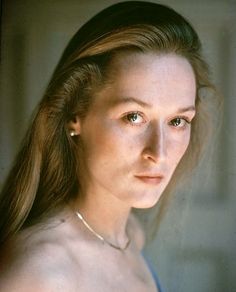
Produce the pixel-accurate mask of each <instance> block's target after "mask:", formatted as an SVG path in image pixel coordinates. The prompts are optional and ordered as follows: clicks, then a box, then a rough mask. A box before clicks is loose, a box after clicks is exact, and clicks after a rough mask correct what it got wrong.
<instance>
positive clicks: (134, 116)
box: [127, 113, 139, 123]
mask: <svg viewBox="0 0 236 292" xmlns="http://www.w3.org/2000/svg"><path fill="white" fill-rule="evenodd" d="M138 118H139V114H138V113H131V114H128V115H127V120H128V121H129V122H132V123H135V122H137V121H138Z"/></svg>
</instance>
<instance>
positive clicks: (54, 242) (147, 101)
mask: <svg viewBox="0 0 236 292" xmlns="http://www.w3.org/2000/svg"><path fill="white" fill-rule="evenodd" d="M110 76H111V79H110V80H109V82H108V84H107V85H106V86H104V87H103V88H102V89H101V90H100V91H98V92H97V93H96V94H95V96H94V102H93V103H92V106H91V108H90V110H89V113H88V115H87V116H86V118H85V119H84V120H83V121H81V120H80V118H79V117H77V118H76V119H75V120H73V121H71V122H70V123H69V124H68V130H69V131H74V132H75V133H76V135H79V138H80V140H81V141H82V145H83V147H82V151H83V158H82V159H81V163H82V165H83V173H82V174H81V177H80V180H81V181H82V191H81V192H82V193H83V198H84V199H83V200H77V201H75V202H73V203H71V204H70V205H69V206H67V207H66V208H65V210H64V211H63V212H60V213H58V214H57V215H56V216H55V217H54V218H51V219H50V220H48V221H47V222H45V224H44V227H43V228H39V227H32V228H31V229H30V230H25V231H24V232H22V233H21V234H20V235H19V236H18V237H17V245H16V244H15V243H14V242H13V244H12V247H8V254H7V257H6V259H5V263H4V265H2V267H1V268H2V269H3V270H4V271H1V273H0V283H1V284H0V291H22V292H23V291H24V292H28V291H36V292H37V291H46V292H47V291H69V292H70V291H71V292H72V291H73V292H74V291H84V292H87V291H89V292H93V291H103V292H104V291H114V292H115V291H117V292H118V291H119V292H124V291H135V292H146V291H150V292H152V291H153V292H154V291H157V288H156V287H155V283H154V280H153V278H152V276H151V274H150V271H149V269H148V268H147V265H146V263H145V260H144V259H143V256H142V255H141V250H142V248H143V245H144V241H145V240H144V235H143V232H142V230H141V228H140V226H139V224H138V222H137V220H136V219H135V218H134V216H133V215H131V210H132V208H149V207H152V206H154V205H155V204H156V203H157V202H158V200H159V198H160V196H161V194H162V193H163V190H164V189H165V187H166V186H167V184H168V182H169V180H170V178H171V176H172V174H173V172H174V170H175V168H176V166H177V165H178V163H179V161H180V160H181V158H182V156H183V155H184V153H185V151H186V149H187V147H188V145H189V140H190V133H191V121H192V119H193V118H194V115H195V96H196V82H195V76H194V73H193V70H192V67H191V65H190V64H189V62H188V61H187V60H186V59H185V58H183V57H180V56H177V55H175V54H163V55H158V54H154V53H148V54H147V53H146V54H144V53H139V54H134V53H132V54H131V53H128V54H127V53H124V54H122V55H120V56H118V57H116V58H115V59H114V60H113V63H112V66H111V70H110ZM77 210H79V211H80V213H81V214H83V217H84V218H85V219H86V221H87V222H89V224H90V226H92V227H93V229H94V230H96V232H97V233H99V234H100V235H102V236H103V237H104V238H105V239H106V240H107V241H109V242H110V243H112V244H114V245H116V246H119V247H121V248H122V247H124V246H125V245H126V243H127V241H128V240H129V239H130V240H131V243H130V245H129V246H128V248H127V249H126V250H125V251H120V250H116V249H114V248H112V247H111V246H109V245H108V244H106V243H105V244H104V243H103V242H102V241H101V240H99V239H98V238H97V237H96V236H94V234H92V233H91V232H90V231H89V230H88V229H87V228H86V227H85V226H84V225H83V223H82V222H81V221H80V220H79V219H78V218H77V217H76V215H75V211H77ZM16 246H17V247H16ZM9 251H11V252H12V254H13V256H12V258H11V257H10V252H9ZM6 267H7V268H6Z"/></svg>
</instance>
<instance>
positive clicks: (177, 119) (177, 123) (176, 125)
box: [171, 118, 183, 127]
mask: <svg viewBox="0 0 236 292" xmlns="http://www.w3.org/2000/svg"><path fill="white" fill-rule="evenodd" d="M182 121H183V119H181V118H176V119H174V120H172V121H171V124H172V126H174V127H178V126H179V125H180V124H181V122H182Z"/></svg>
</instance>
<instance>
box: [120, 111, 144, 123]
mask: <svg viewBox="0 0 236 292" xmlns="http://www.w3.org/2000/svg"><path fill="white" fill-rule="evenodd" d="M124 120H125V121H126V122H127V123H129V124H131V125H139V124H142V123H144V122H145V120H144V118H143V116H142V114H141V113H139V112H131V113H128V114H126V115H125V116H124Z"/></svg>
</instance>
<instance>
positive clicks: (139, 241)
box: [128, 213, 145, 250]
mask: <svg viewBox="0 0 236 292" xmlns="http://www.w3.org/2000/svg"><path fill="white" fill-rule="evenodd" d="M128 224H129V229H128V230H129V234H130V235H131V237H132V239H133V240H134V241H135V243H136V245H137V247H138V249H140V250H142V249H143V247H144V245H145V233H144V230H143V227H142V225H141V223H140V221H139V219H138V218H137V216H135V215H134V214H133V213H131V214H130V217H129V222H128Z"/></svg>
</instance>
